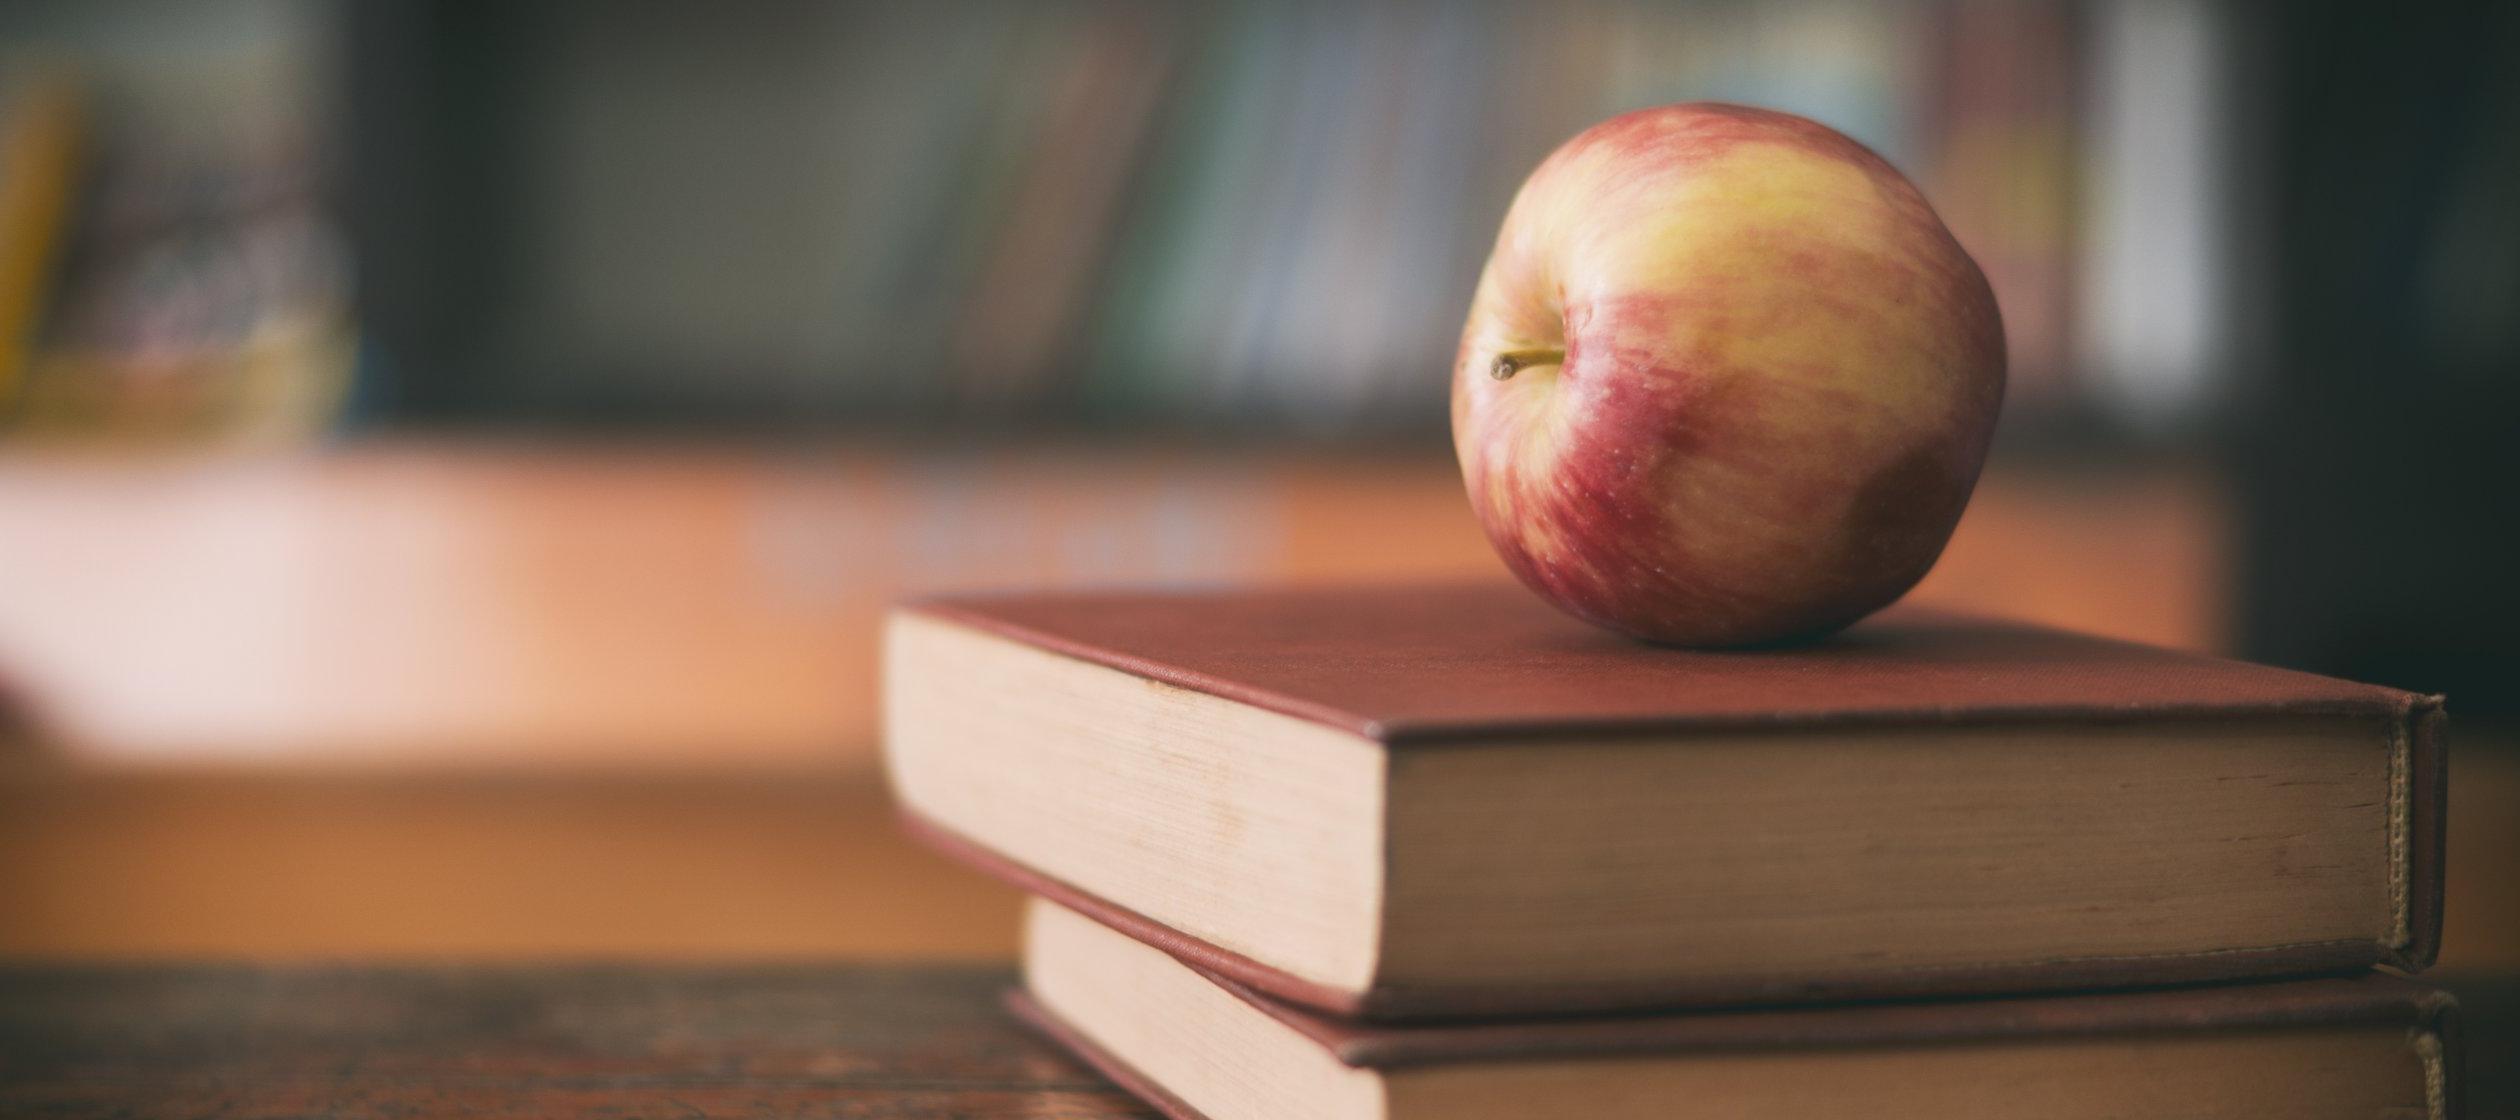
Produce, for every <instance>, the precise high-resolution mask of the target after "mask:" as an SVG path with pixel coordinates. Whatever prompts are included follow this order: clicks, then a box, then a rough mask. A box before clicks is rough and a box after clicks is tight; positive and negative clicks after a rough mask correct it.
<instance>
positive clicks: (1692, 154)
mask: <svg viewBox="0 0 2520 1120" xmlns="http://www.w3.org/2000/svg"><path fill="white" fill-rule="evenodd" d="M2003 395H2004V335H2003V324H2002V321H2001V319H2000V318H1999V317H1998V315H1997V313H1996V309H1995V297H1994V293H1993V292H1992V291H1990V290H1989V289H1988V287H1987V284H1986V277H1985V274H1983V273H1981V272H1980V271H1978V267H1977V263H1976V262H1975V261H1972V260H1970V259H1969V255H1968V253H1967V252H1966V251H1964V250H1962V249H1961V247H1960V244H1959V242H1957V241H1955V240H1953V239H1952V236H1951V233H1950V231H1949V230H1946V229H1944V228H1943V224H1942V220H1941V219H1940V218H1938V217H1936V216H1935V214H1934V210H1933V207H1932V206H1930V205H1928V204H1927V203H1926V201H1925V199H1924V196H1922V195H1921V194H1919V193H1918V192H1917V190H1916V188H1915V186H1914V185H1912V184H1910V183H1909V182H1908V181H1907V179H1906V178H1905V177H1903V176H1901V175H1900V174H1899V172H1898V171H1897V170H1896V169H1895V168H1892V167H1891V166H1890V164H1889V163H1888V162H1886V161H1884V160H1883V159H1882V158H1881V157H1879V156H1877V155H1875V154H1873V153H1872V152H1871V151H1869V150H1867V149H1866V148H1865V147H1864V146H1863V145H1861V144H1858V143H1856V142H1855V141H1853V140H1851V139H1849V138H1847V137H1846V136H1844V135H1842V134H1840V133H1838V132H1836V131H1833V130H1831V129H1829V128H1828V127H1826V126H1824V125H1821V124H1817V123H1815V122H1812V121H1809V120H1805V119H1803V118H1801V117H1797V116H1794V115H1792V114H1789V113H1781V112H1774V111H1770V110H1765V109H1754V108H1745V107H1741V106H1735V105H1720V104H1688V105H1672V106H1666V107H1663V108H1658V109H1646V110H1641V111H1638V112H1634V113H1629V114H1626V115H1624V116H1620V117H1615V118H1612V119H1610V120H1608V121H1604V122H1602V123H1601V124H1598V125H1595V126H1593V127H1592V128H1590V129H1588V130H1586V131H1585V132H1583V133H1582V134H1580V135H1578V136H1576V137H1575V138H1574V139H1572V140H1569V141H1567V142H1566V144H1565V145H1564V146H1562V147H1560V148H1559V149H1558V150H1557V151H1556V152H1555V153H1553V154H1551V155H1550V156H1549V157H1548V158H1547V159H1546V160H1545V161H1543V162H1542V163H1541V164H1540V166H1539V168H1538V169H1537V170H1535V171H1533V172H1532V174H1531V177H1530V179H1528V180H1526V181H1525V182H1524V183H1523V186H1522V189H1521V191H1520V192H1519V193H1518V194H1517V195H1516V196H1515V198H1514V202H1513V205H1512V207H1511V208H1510V209H1509V210H1508V211H1507V213H1506V215H1505V224H1504V228H1503V229H1502V230H1501V231H1500V232H1499V233H1498V234H1497V240H1496V248H1495V251H1494V253H1493V255H1491V256H1490V257H1489V258H1488V262H1487V266H1486V269H1485V270H1484V272H1483V273H1482V274H1481V275H1480V278H1479V286H1478V291H1477V294H1476V295H1475V296H1474V297H1473V298H1472V300H1471V304H1470V317H1469V322H1468V323H1467V325H1466V326H1465V327H1464V328H1463V330H1462V337H1461V348H1460V352H1459V355H1458V357H1457V358H1456V360H1455V365H1454V370H1453V397H1452V428H1453V445H1454V449H1455V450H1456V451H1457V452H1458V453H1459V455H1460V459H1461V470H1462V476H1463V481H1464V483H1465V484H1466V485H1467V486H1468V488H1469V492H1470V500H1471V504H1472V506H1474V507H1475V508H1476V510H1477V513H1478V517H1479V521H1480V524H1481V525H1482V526H1483V527H1484V528H1485V529H1486V531H1487V536H1488V539H1489V541H1490V542H1492V543H1493V544H1494V545H1495V546H1496V550H1497V552H1498V553H1499V554H1501V555H1502V556H1503V557H1504V560H1505V563H1506V565H1507V566H1508V567H1510V568H1512V569H1513V571H1514V574H1515V575H1516V576H1518V577H1520V578H1521V580H1522V581H1523V583H1524V584H1526V585H1528V586H1529V587H1531V588H1532V589H1533V590H1534V591H1537V592H1539V593H1540V594H1541V595H1542V596H1543V597H1545V598H1547V599H1548V600H1550V601H1551V602H1553V603H1556V604H1557V605H1558V606H1559V607H1561V608H1563V609H1565V610H1566V611H1568V612H1570V613H1572V614H1574V615H1576V616H1577V617H1580V618H1584V619H1588V620H1590V621H1592V622H1594V623H1597V624H1600V625H1602V626H1606V627H1609V628H1611V629H1614V630H1618V631H1622V632H1624V633H1627V634H1631V635H1634V636H1636V637H1638V638H1643V639H1646V640H1648V641H1654V642H1663V643H1672V644H1679V645H1688V646H1699V647H1727V646H1743V645H1759V644H1769V643H1776V642H1784V641H1792V640H1798V639H1805V638H1812V637H1817V636H1821V635H1825V634H1828V633H1831V632H1834V631H1836V630H1838V629H1840V628H1843V627H1845V626H1847V625H1848V624H1850V623H1853V622H1854V621H1856V620H1857V619H1860V618H1862V617H1863V616H1865V615H1867V614H1870V613H1872V612H1873V611H1875V610H1878V609H1880V608H1881V607H1883V606H1886V605H1888V604H1889V603H1890V602H1891V601H1893V600H1895V599H1897V598H1898V597H1899V596H1901V595H1903V594H1905V593H1906V592H1907V590H1908V589H1909V588H1910V587H1913V586H1915V584H1916V581H1918V580H1919V579H1922V578H1924V575H1925V572H1926V570H1927V569H1928V568H1931V567H1932V566H1933V563H1934V560H1935V558H1936V557H1937V556H1938V555H1940V554H1941V552H1942V548H1943V545H1944V543H1945V542H1946V541H1948V540H1949V539H1950V537H1951V531H1952V527H1953V526H1954V525H1956V524H1957V523H1958V522H1959V520H1960V513H1961V510H1962V508H1963V507H1965V506H1966V505H1967V504H1968V500H1969V491H1970V490H1971V488H1972V487H1974V486H1975V485H1976V483H1977V476H1978V469H1979V467H1980V465H1981V464H1982V463H1983V462H1984V461H1985V458H1986V448H1987V443H1988V441H1989V440H1990V439H1991V438H1992V437H1993V433H1994V427H1995V413H1996V410H1997V408H1998V407H1999V406H2000V405H2001V404H2002V401H2003Z"/></svg>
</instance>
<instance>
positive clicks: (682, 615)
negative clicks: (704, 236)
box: [0, 445, 2224, 769]
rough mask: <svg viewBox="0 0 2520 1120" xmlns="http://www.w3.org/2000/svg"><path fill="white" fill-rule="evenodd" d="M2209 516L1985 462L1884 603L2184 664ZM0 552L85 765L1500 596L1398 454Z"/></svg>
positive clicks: (395, 495)
mask: <svg viewBox="0 0 2520 1120" xmlns="http://www.w3.org/2000/svg"><path fill="white" fill-rule="evenodd" d="M2220 501H2221V499H2220V497H2219V496H2218V494H2217V493H2216V491H2215V489H2214V488H2213V486H2212V485H2211V484H2210V483H2209V482H2207V481H2206V480H2204V479H2203V477H2202V476H2201V475H2198V474H2196V473H2194V472H2189V471H2182V470H2179V469H2176V468H2175V467H2165V468H2154V469H2147V470H2142V471H2132V472H2125V471H2121V472H2116V473H2112V474H2108V475H2101V476H2084V475H2073V474H2034V473H2022V472H2013V473H2005V472H2001V471H1999V472H1997V473H1995V474H1993V475H1992V476H1991V477H1989V478H1988V479H1987V481H1986V483H1985V485H1984V486H1983V487H1982V489H1981V493H1980V495H1979V497H1978V499H1977V501H1976V503H1975V504H1974V505H1973V506H1972V508H1971V510H1970V513H1969V516H1968V518H1967V519H1966V521H1965V522H1964V523H1963V524H1962V526H1961V530H1960V532H1959V535H1958V537H1957V538H1956V539H1955V540H1954V541H1953V542H1952V545H1951V548H1950V550H1949V552H1948V553H1947V554H1946V556H1945V559H1944V561H1943V563H1942V565H1941V566H1940V567H1939V568H1938V569H1937V570H1936V571H1935V573H1934V574H1933V576H1932V577H1930V578H1929V579H1928V580H1927V582H1926V584H1925V585H1924V586H1923V587H1922V588H1920V589H1919V591H1918V592H1917V597H1918V598H1919V599H1925V600H1933V601H1938V602H1943V603H1947V604H1955V605H1960V606H1966V607H1970V608H1973V609H1979V610H1986V611H1992V612H1997V613H2005V614H2012V615H2019V616H2023V617H2028V618H2032V619H2038V620H2042V621H2049V622H2054V623H2058V624H2062V625H2067V626H2073V627H2078V628H2083V629H2089V630H2096V631H2100V632H2105V633H2111V634H2116V635H2121V636H2126V637H2133V638H2138V639H2143V640H2148V641H2154V642H2161V643H2167V644H2172V645H2188V646H2203V647H2213V646H2215V645H2217V644H2218V643H2219V640H2220V637H2221V635H2220V632H2219V630H2218V624H2217V621H2216V620H2217V619H2218V618H2219V617H2220V614H2221V602H2220V597H2219V594H2218V592H2219V588H2220V586H2221V580H2222V567H2223V563H2224V561H2223V541H2222V537H2221V526H2222V524H2223V519H2222V516H2221V511H2220V506H2219V502H2220ZM0 540H7V541H9V542H10V547H9V548H8V549H7V550H5V551H0V587H5V588H7V589H9V592H8V593H7V594H5V595H0V675H5V676H7V677H11V678H14V680H15V681H16V684H17V686H18V688H19V689H20V691H22V692H24V693H26V694H27V695H28V696H30V697H31V698H32V700H33V702H34V703H35V704H37V705H38V706H39V707H40V709H41V711H40V714H41V715H42V716H44V717H45V718H47V719H48V720H49V721H50V723H51V725H52V726H53V728H54V730H55V731H56V732H58V734H59V736H60V738H61V740H62V742H63V745H64V746H65V748H66V749H67V750H69V751H71V752H72V753H73V754H74V755H75V756H77V757H80V758H83V759H88V760H93V761H103V762H114V763H129V762H170V761H172V762H204V761H211V762H219V763H229V762H254V763H282V764H319V765H325V766H340V765H361V764H386V765H410V764H417V765H424V766H430V767H442V766H455V767H475V766H481V765H492V766H515V765H524V766H563V767H578V766H585V765H599V766H619V765H627V766H634V767H654V766H668V767H676V768H682V767H691V766H700V767H707V768H724V767H730V766H744V767H759V768H778V769H791V768H797V767H807V768H821V767H826V766H830V765H835V764H838V765H846V764H854V763H862V762H864V761H865V760H866V759H867V758H869V757H870V753H871V745H872V744H873V742H874V739H875V724H876V715H875V701H874V697H875V692H874V686H875V657H876V643H877V637H876V635H877V624H878V622H879V620H880V618H881V616H882V611H883V609H884V605H885V604H886V603H888V602H890V601H891V600H893V599H895V598H897V597H899V596H901V595H904V594H908V593H915V592H918V591H927V590H937V589H947V588H966V587H1005V586H1042V585H1055V584H1064V583H1126V582H1141V581H1162V582H1173V583H1183V582H1189V583H1207V582H1220V581H1248V580H1355V579H1366V580H1370V579H1408V578H1443V579H1463V578H1469V579H1478V578H1503V576H1502V569H1501V567H1500V566H1499V565H1498V564H1497V562H1496V560H1495V559H1494V557H1493V555H1492V554H1491V553H1490V552H1489V550H1488V548H1487V546H1486V544H1485V542H1484V541H1483V540H1482V539H1481V538H1480V535H1479V532H1478V529H1477V527H1476V525H1475V524H1474V523H1473V522H1472V521H1471V518H1470V514H1469V509H1468V506H1467V503H1466V502H1465V501H1464V500H1463V499H1462V497H1461V491H1460V484H1459V482H1458V479H1457V476H1456V475H1455V473H1454V469H1453V467H1452V465H1451V463H1450V462H1449V461H1448V460H1446V459H1443V458H1440V457H1437V456H1431V455H1427V454H1412V455H1407V456H1390V457H1373V456H1365V455H1356V454H1348V455H1322V454H1314V455H1300V456H1299V455H1289V454H1284V453H1280V454H1274V455H1258V454H1249V455H1238V454H1228V453H1207V454H1201V453H1191V452H1187V451H1136V452H1125V453H1123V452H1076V451H1057V450H1038V449H1036V450H1026V451H1016V450H1005V449H993V450H988V451H981V452H974V453H971V454H968V455H955V454H950V453H946V452H941V451H935V450H926V451H920V452H916V453H902V454H892V453H883V452H874V451H836V452H793V453H773V452H761V451H728V450H693V449H684V450H674V451H658V450H637V451H631V450H583V451H576V452H561V451H551V450H532V451H527V450H509V449H501V448H496V447H483V446H475V447H462V448H450V447H416V446H407V445H386V446H362V447H355V448H351V449H347V450H334V451H327V452H320V453H311V454H306V455H296V456H286V457H277V458H246V459H210V460H201V459H180V458H179V459H164V460H140V461H133V460H124V459H95V458H82V457H65V456H57V455H56V456H39V455H29V454H26V453H19V454H16V455H14V456H11V457H7V458H0Z"/></svg>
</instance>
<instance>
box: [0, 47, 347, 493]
mask: <svg viewBox="0 0 2520 1120" xmlns="http://www.w3.org/2000/svg"><path fill="white" fill-rule="evenodd" d="M31 11H32V14H25V15H19V16H17V17H15V18H12V19H9V20H6V21H0V74H7V75H9V76H10V77H11V79H12V80H10V81H7V82H0V86H5V89H0V159H5V161H6V163H7V169H6V175H5V177H4V178H0V431H6V432H7V433H9V434H11V435H13V436H18V437H21V438H23V437H29V436H32V437H37V438H56V437H107V438H112V439H117V440H120V439H132V438H136V439H141V440H147V441H152V442H157V441H174V442H201V441H210V442H221V443H237V442H245V443H270V442H287V441H293V440H297V439H302V438H304V437H305V436H308V435H310V434H313V433H317V432H321V431H323V430H325V429H326V428H327V427H329V426H330V425H331V423H332V421H333V418H334V414H335V412H336V411H337V409H338V406H339V402H340V400H341V397H342V394H343V393H344V391H345V390H346V389H347V386H348V384H349V379H350V373H351V365H352V351H353V348H354V347H353V342H352V338H353V333H352V328H351V319H350V311H349V303H348V298H349V276H348V261H347V247H346V245H345V244H344V243H343V241H342V238H341V236H340V234H339V232H338V231H337V230H336V229H335V228H334V227H333V223H332V222H331V220H330V218H329V217H328V216H327V213H326V207H325V202H324V193H325V192H324V188H323V185H322V175H321V172H320V167H319V164H320V159H319V149H318V143H319V142H318V138H317V137H316V135H315V133H314V131H313V129H312V127H311V126H312V121H311V117H312V106H313V105H314V104H315V103H317V102H318V101H319V100H320V95H319V94H318V93H317V90H316V86H315V84H314V82H313V81H312V80H311V79H310V77H309V74H308V71H309V69H310V67H309V66H308V64H307V63H306V60H305V58H304V57H303V56H305V55H307V54H308V53H310V52H311V51H312V50H313V49H314V40H315V39H316V38H317V37H318V33H319V32H320V30H321V26H320V24H319V23H317V22H316V21H315V20H314V19H313V18H312V16H311V15H310V14H309V13H308V12H307V11H306V10H305V9H303V8H302V7H297V8H292V7H289V6H284V5H273V4H261V5H256V4H244V3H234V2H228V3H215V4H206V5H202V6H199V7H198V8H193V9H184V10H181V11H174V12H140V11H130V10H123V9H119V8H117V9H112V10H106V9H104V8H99V9H97V10H93V11H83V10H80V9H76V8H69V7H46V6H43V5H38V6H36V7H35V8H34V9H32V10H31ZM156 16H167V17H169V18H171V19H172V20H173V25H172V26H167V25H164V24H162V23H161V22H160V21H159V20H157V19H156V18H154V17H156ZM196 33H197V34H199V35H200V38H199V39H188V38H186V36H187V35H192V34H196ZM21 72H23V74H24V77H22V78H21V77H19V74H20V73H21Z"/></svg>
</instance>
